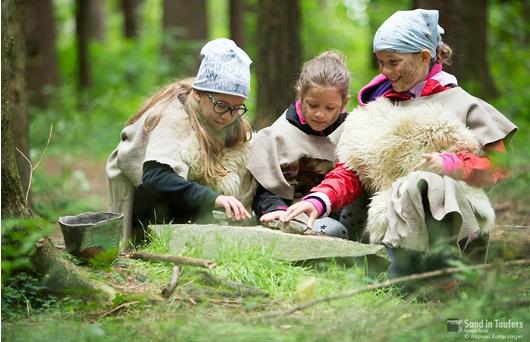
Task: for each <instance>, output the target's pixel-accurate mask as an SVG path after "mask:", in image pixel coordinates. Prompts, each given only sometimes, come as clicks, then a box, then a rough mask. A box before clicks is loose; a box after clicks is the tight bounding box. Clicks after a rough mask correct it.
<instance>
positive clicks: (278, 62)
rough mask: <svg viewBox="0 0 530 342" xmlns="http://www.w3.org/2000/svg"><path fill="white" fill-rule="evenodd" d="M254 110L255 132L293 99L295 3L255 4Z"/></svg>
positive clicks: (267, 0)
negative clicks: (255, 78) (255, 77)
mask: <svg viewBox="0 0 530 342" xmlns="http://www.w3.org/2000/svg"><path fill="white" fill-rule="evenodd" d="M257 13H258V24H257V37H256V42H257V61H256V63H255V66H256V76H257V87H258V89H257V90H258V97H257V106H256V107H257V108H256V117H255V119H254V128H256V129H259V128H262V127H265V126H269V125H270V124H271V123H272V122H273V121H274V120H276V118H278V117H279V116H280V115H281V114H282V113H283V111H284V110H285V109H286V108H287V107H288V106H289V104H290V103H291V102H292V101H293V98H294V86H295V82H296V79H297V76H298V72H299V68H300V63H301V54H300V52H301V50H302V47H301V45H302V44H301V39H300V21H301V20H300V8H299V2H298V0H286V1H274V0H258V7H257Z"/></svg>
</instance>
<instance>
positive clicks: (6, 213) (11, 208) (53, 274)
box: [1, 0, 115, 302]
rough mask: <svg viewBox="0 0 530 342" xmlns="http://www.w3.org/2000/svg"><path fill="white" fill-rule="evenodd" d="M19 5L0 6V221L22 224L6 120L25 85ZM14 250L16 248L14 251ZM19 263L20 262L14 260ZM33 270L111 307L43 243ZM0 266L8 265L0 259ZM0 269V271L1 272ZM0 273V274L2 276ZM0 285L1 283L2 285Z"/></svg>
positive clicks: (52, 285) (108, 294) (5, 239)
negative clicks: (0, 168)
mask: <svg viewBox="0 0 530 342" xmlns="http://www.w3.org/2000/svg"><path fill="white" fill-rule="evenodd" d="M22 6H23V4H22V0H2V20H1V23H2V24H1V25H2V128H1V129H2V220H6V219H9V218H28V217H30V216H31V212H30V211H29V208H28V206H27V202H26V200H25V198H24V195H23V193H22V186H21V184H20V176H19V174H18V170H17V166H16V162H15V145H14V141H13V121H12V117H13V116H16V115H20V110H21V108H26V102H27V97H26V95H25V92H26V86H25V85H26V83H25V60H26V51H25V49H24V47H25V36H24V28H23V24H22V23H23V22H24V16H23V8H22ZM17 229H19V230H20V231H21V233H26V234H17V235H15V236H19V235H21V236H23V239H24V238H28V239H30V238H29V237H27V235H29V234H28V233H27V231H24V229H27V228H25V227H24V226H23V224H21V226H20V227H17ZM27 241H29V240H25V241H20V238H13V237H12V236H4V231H2V244H3V245H4V244H18V245H20V244H23V243H24V242H27ZM18 245H17V246H18ZM18 257H20V256H18ZM31 260H32V263H33V265H34V266H35V270H36V271H37V272H38V273H40V274H41V275H42V276H43V277H42V279H43V281H44V283H45V285H46V286H47V287H49V289H51V290H54V291H55V292H58V293H61V294H72V295H77V296H80V297H83V298H90V299H92V300H97V301H99V302H102V301H103V302H109V301H111V300H112V299H113V298H114V296H115V294H114V290H113V289H111V288H109V287H108V286H107V285H105V284H102V283H100V282H99V281H97V280H94V279H93V278H92V277H91V276H90V275H89V274H87V272H86V271H83V270H81V269H80V268H79V267H77V266H75V265H74V264H72V263H71V262H70V261H69V260H67V259H66V258H65V257H64V256H62V255H61V254H60V253H59V252H58V251H57V250H56V249H55V247H53V245H52V244H51V243H50V241H49V240H48V239H41V240H39V241H38V242H37V244H36V245H35V247H34V249H33V252H32V253H31ZM2 262H12V261H11V260H6V259H4V256H3V259H2ZM2 269H3V268H2ZM2 273H3V271H2ZM5 281H6V280H5V278H2V282H3V283H4V282H5Z"/></svg>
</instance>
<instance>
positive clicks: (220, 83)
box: [193, 38, 252, 98]
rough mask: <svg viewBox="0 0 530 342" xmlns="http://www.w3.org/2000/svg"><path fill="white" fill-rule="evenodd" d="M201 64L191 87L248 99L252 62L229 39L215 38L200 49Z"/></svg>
mask: <svg viewBox="0 0 530 342" xmlns="http://www.w3.org/2000/svg"><path fill="white" fill-rule="evenodd" d="M201 57H202V62H201V66H200V67H199V71H198V72H197V77H196V78H195V82H193V88H194V89H197V90H202V91H211V92H214V93H222V94H229V95H236V96H241V97H244V98H247V97H248V93H249V91H250V64H251V63H252V60H251V59H250V57H249V56H248V55H247V54H246V53H245V51H243V50H241V49H240V48H239V47H238V46H237V45H236V43H234V42H233V41H232V40H230V39H226V38H219V39H215V40H212V41H211V42H208V43H206V45H204V47H203V48H202V50H201Z"/></svg>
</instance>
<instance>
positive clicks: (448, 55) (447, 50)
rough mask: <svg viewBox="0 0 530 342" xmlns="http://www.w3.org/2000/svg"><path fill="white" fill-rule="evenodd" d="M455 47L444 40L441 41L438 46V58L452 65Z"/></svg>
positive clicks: (441, 61) (443, 62)
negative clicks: (452, 47)
mask: <svg viewBox="0 0 530 342" xmlns="http://www.w3.org/2000/svg"><path fill="white" fill-rule="evenodd" d="M452 57H453V49H451V47H450V46H449V45H447V44H445V43H444V42H441V43H440V44H439V45H438V47H437V48H436V60H437V61H439V62H440V63H442V64H445V65H451V63H452Z"/></svg>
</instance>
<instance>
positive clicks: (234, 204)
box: [215, 195, 251, 221]
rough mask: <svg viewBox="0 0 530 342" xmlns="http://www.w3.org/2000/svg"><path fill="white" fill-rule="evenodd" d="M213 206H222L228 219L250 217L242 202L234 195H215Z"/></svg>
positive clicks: (239, 219)
mask: <svg viewBox="0 0 530 342" xmlns="http://www.w3.org/2000/svg"><path fill="white" fill-rule="evenodd" d="M215 207H216V208H224V209H225V213H226V217H228V218H229V219H231V218H232V217H234V218H235V219H236V220H238V221H241V220H245V219H248V218H250V217H251V216H250V214H249V212H248V211H247V209H245V206H244V205H243V203H241V202H240V201H239V200H238V199H237V198H235V197H234V196H224V195H219V196H217V198H216V199H215Z"/></svg>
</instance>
